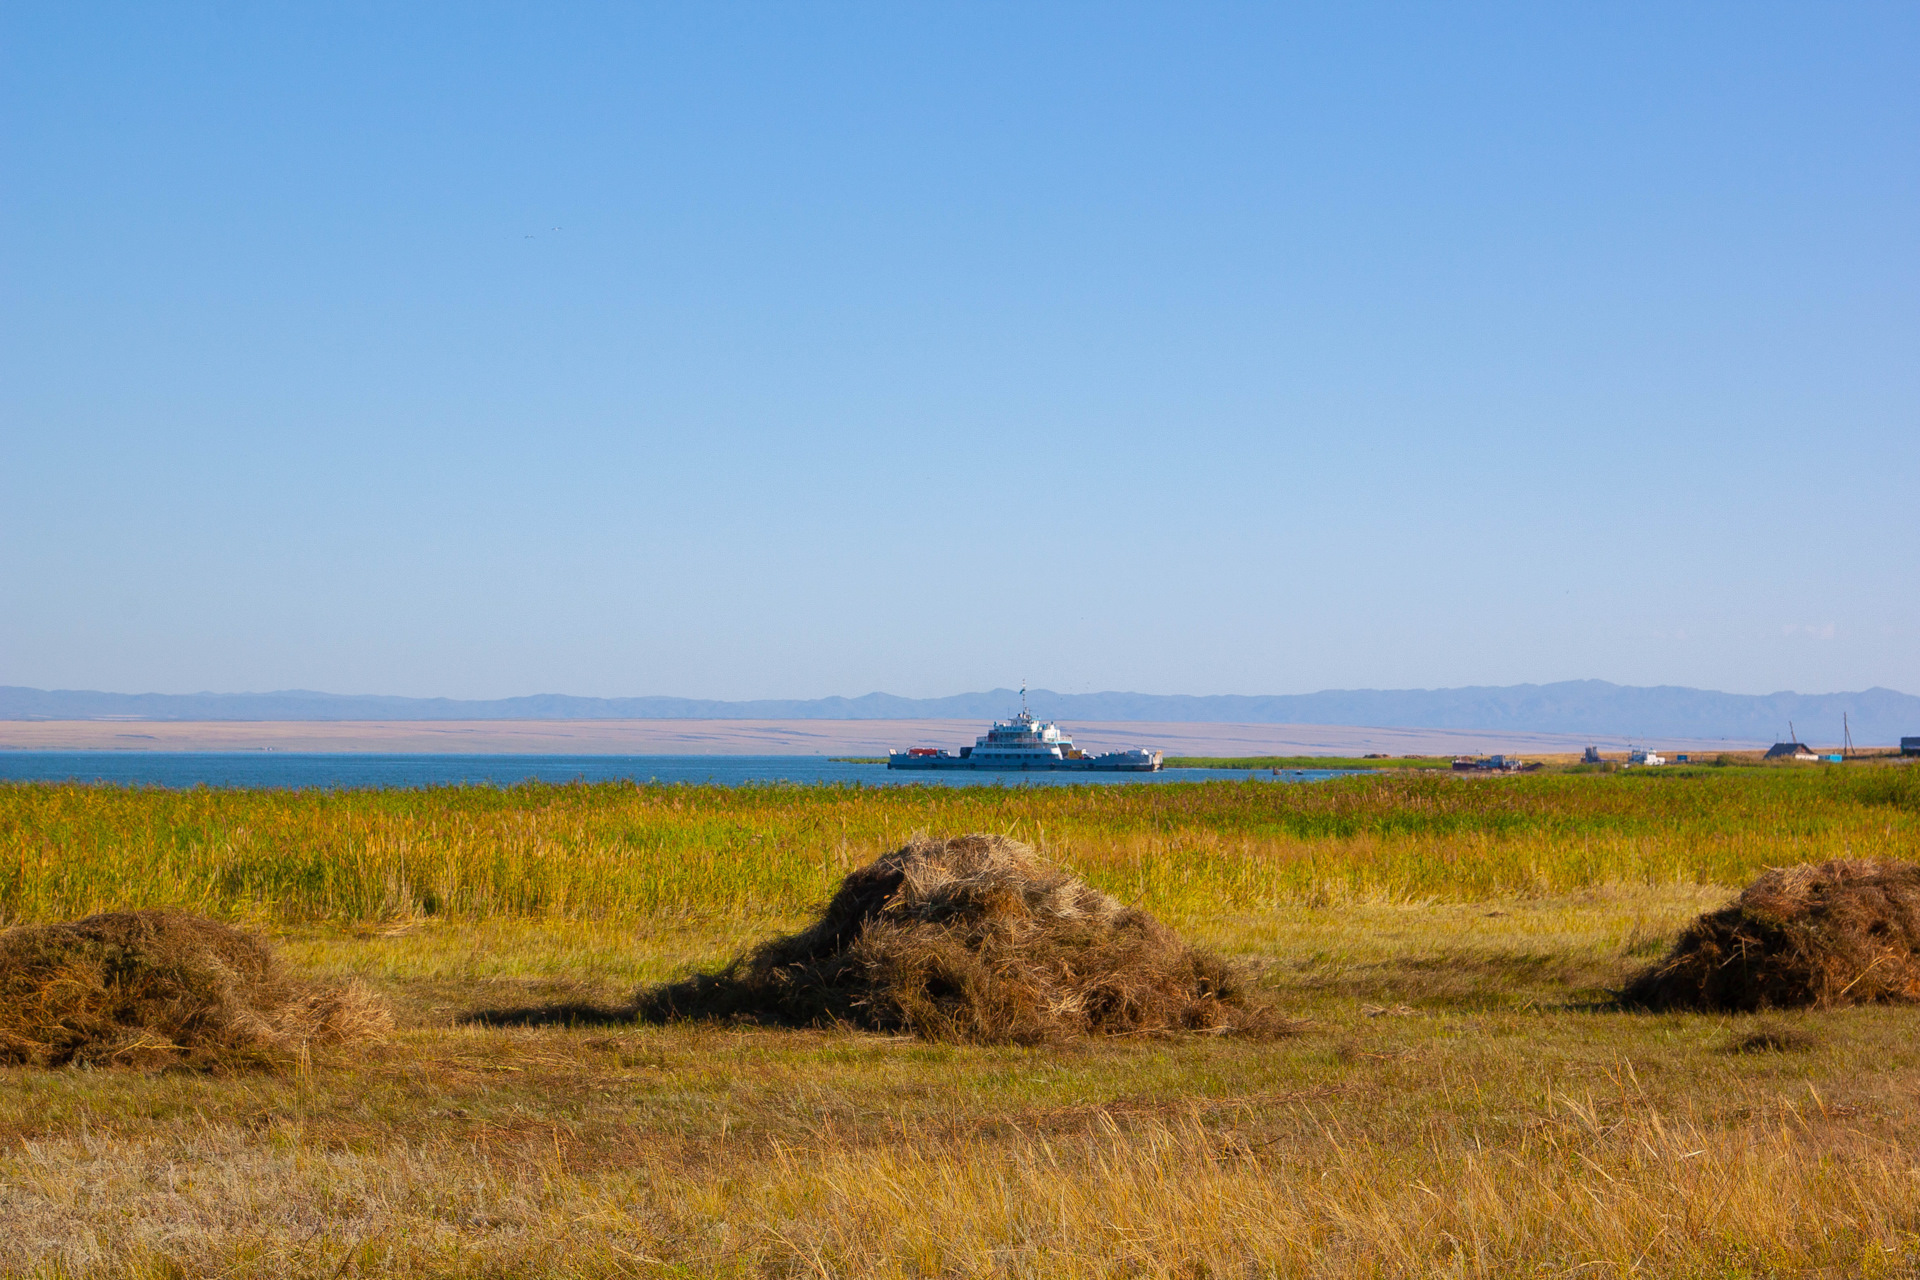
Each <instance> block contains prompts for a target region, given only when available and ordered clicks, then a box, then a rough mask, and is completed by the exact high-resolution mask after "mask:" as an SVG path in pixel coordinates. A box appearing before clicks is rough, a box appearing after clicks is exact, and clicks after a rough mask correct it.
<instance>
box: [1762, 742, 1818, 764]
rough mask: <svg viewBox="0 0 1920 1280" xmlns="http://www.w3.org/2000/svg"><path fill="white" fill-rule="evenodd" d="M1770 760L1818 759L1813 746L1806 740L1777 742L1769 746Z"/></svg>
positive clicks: (1767, 757) (1768, 757)
mask: <svg viewBox="0 0 1920 1280" xmlns="http://www.w3.org/2000/svg"><path fill="white" fill-rule="evenodd" d="M1765 758H1766V759H1768V760H1818V759H1819V758H1820V757H1819V756H1817V755H1815V754H1813V748H1812V747H1809V746H1808V745H1807V744H1806V743H1804V742H1776V743H1774V744H1773V745H1772V746H1770V747H1768V748H1767V754H1766V757H1765Z"/></svg>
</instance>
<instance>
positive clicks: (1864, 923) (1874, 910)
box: [1621, 862, 1920, 1012]
mask: <svg viewBox="0 0 1920 1280" xmlns="http://www.w3.org/2000/svg"><path fill="white" fill-rule="evenodd" d="M1916 952H1920V867H1916V866H1914V865H1913V864H1910V863H1905V862H1822V863H1816V864H1811V865H1807V866H1799V867H1784V868H1780V869H1777V870H1773V871H1769V872H1767V873H1766V874H1765V875H1763V876H1761V877H1760V878H1759V879H1758V880H1756V881H1754V882H1753V883H1752V884H1751V885H1749V886H1747V888H1746V890H1745V891H1744V892H1742V893H1741V894H1740V896H1739V897H1737V898H1735V899H1734V900H1733V901H1732V902H1730V903H1728V904H1727V905H1726V906H1724V907H1722V908H1720V910H1718V911H1714V912H1709V913H1708V914H1706V915H1703V916H1701V917H1700V918H1699V919H1697V920H1695V921H1694V922H1693V923H1692V924H1690V925H1688V926H1687V928H1686V931H1685V932H1683V933H1682V934H1681V935H1680V938H1679V941H1677V942H1676V943H1675V944H1674V947H1673V950H1672V952H1670V953H1669V954H1668V955H1667V957H1666V959H1664V960H1662V961H1661V962H1660V963H1659V964H1656V965H1654V966H1653V967H1652V968H1651V969H1648V970H1647V971H1646V972H1645V973H1643V974H1641V975H1640V976H1639V977H1637V978H1636V979H1634V981H1633V982H1632V983H1631V984H1630V985H1629V986H1628V987H1627V989H1626V990H1625V991H1623V992H1622V993H1621V998H1622V1001H1623V1003H1626V1004H1631V1005H1639V1006H1643V1007H1646V1008H1652V1009H1715V1010H1726V1011H1730V1012H1743V1011H1748V1010H1753V1009H1765V1008H1792V1007H1800V1006H1808V1005H1814V1006H1831V1005H1842V1004H1870V1003H1873V1002H1875V1001H1901V1002H1904V1001H1911V1000H1916V999H1920V955H1917V954H1916Z"/></svg>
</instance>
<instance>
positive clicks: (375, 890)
mask: <svg viewBox="0 0 1920 1280" xmlns="http://www.w3.org/2000/svg"><path fill="white" fill-rule="evenodd" d="M919 831H927V832H933V833H938V834H949V833H955V832H962V831H993V832H1000V833H1004V834H1010V835H1013V836H1016V837H1018V838H1020V839H1023V840H1026V841H1029V842H1031V843H1033V844H1035V845H1037V846H1039V847H1040V848H1041V849H1042V850H1043V851H1044V852H1045V853H1046V854H1047V855H1048V856H1050V857H1052V858H1055V859H1057V860H1059V861H1062V862H1064V863H1066V864H1068V865H1070V866H1071V867H1072V868H1073V869H1074V870H1075V871H1077V872H1078V873H1080V874H1081V875H1083V876H1085V877H1086V878H1087V879H1088V880H1090V881H1091V882H1093V883H1094V884H1096V885H1098V886H1099V887H1101V888H1103V889H1106V890H1108V891H1109V892H1112V893H1116V894H1119V895H1121V896H1123V897H1125V898H1128V899H1130V900H1133V901H1137V902H1140V903H1141V904H1142V905H1145V906H1147V907H1148V908H1150V909H1152V910H1154V911H1157V912H1160V913H1162V914H1165V915H1168V916H1172V917H1179V916H1183V915H1191V914H1206V913H1210V912H1217V911H1220V910H1224V909H1233V910H1244V909H1248V908H1253V907H1258V906H1261V905H1265V904H1270V903H1275V902H1297V901H1326V900H1340V899H1343V898H1349V897H1354V896H1361V897H1386V898H1412V897H1420V898H1437V899H1472V898H1478V897H1485V896H1489V895H1500V894H1516V893H1518V894H1526V893H1547V892H1565V891H1568V890H1573V889H1578V888H1580V887H1583V886H1589V885H1598V884H1620V883H1723V884H1735V883H1739V882H1742V881H1744V880H1746V879H1748V878H1750V877H1751V876H1752V875H1754V874H1755V873H1757V872H1758V871H1759V870H1761V869H1762V868H1764V867H1767V866H1771V865H1778V864H1781V863H1789V862H1801V861H1807V860H1809V859H1816V858H1828V857H1869V856H1872V857H1881V856H1891V857H1909V858H1911V857H1920V771H1917V770H1914V769H1911V768H1898V767H1833V768H1827V767H1808V768H1803V769H1793V770H1789V769H1752V770H1699V771H1685V770H1674V771H1669V772H1653V771H1647V772H1638V773H1619V774H1611V775H1591V776H1582V775H1559V776H1554V775H1532V776H1524V777H1514V778H1473V779H1466V778H1455V777H1450V776H1421V775H1409V774H1395V775H1390V776H1370V777H1356V778H1348V779H1340V780H1337V781H1332V782H1325V783H1315V784H1308V785H1281V784H1276V783H1272V782H1209V783H1193V784H1174V785H1155V786H1134V787H1114V786H1079V787H1034V788H1026V787H983V788H965V789H957V788H945V787H909V788H871V787H793V786H754V787H743V788H721V787H700V786H642V785H633V784H627V783H596V784H567V785H547V784H529V785H526V786H520V787H513V788H508V789H495V788H488V787H436V788H427V789H420V790H391V791H380V790H362V791H338V792H322V791H243V790H209V789H204V788H202V789H195V790H189V791H168V790H163V789H157V788H145V789H136V788H116V787H103V786H76V785H48V784H31V783H15V784H0V919H4V920H6V921H26V920H48V919H59V918H67V917H72V916H76V915H82V914H85V913H88V912H92V911H98V910H104V909H110V908H119V907H130V906H178V907H186V908H190V909H193V910H198V911H205V912H208V913H211V914H214V915H219V916H224V917H229V918H253V919H260V920H276V921H283V922H296V921H309V920H334V921H366V920H383V919H396V918H410V917H415V916H422V915H436V914H439V915H450V916H459V917H465V918H481V917H488V916H499V915H509V916H549V917H562V918H600V917H610V916H628V915H653V914H661V913H666V914H701V913H706V912H727V913H732V914H739V913H750V914H761V915H784V914H791V913H794V912H798V911H801V910H804V909H805V908H806V907H807V906H809V905H810V904H812V903H815V902H817V901H819V900H820V899H821V898H822V897H824V896H825V895H826V894H827V893H828V892H829V890H830V889H831V887H832V885H833V884H834V883H835V882H836V881H837V880H838V878H839V877H840V876H841V875H843V874H844V873H845V872H846V871H847V870H848V869H849V868H850V867H852V866H854V865H857V864H859V863H861V862H864V861H866V860H867V859H868V858H870V857H871V856H873V854H875V853H876V852H878V851H880V850H883V849H887V848H892V847H894V846H896V845H898V844H900V843H901V842H903V841H904V840H905V839H906V838H907V837H908V836H910V835H912V834H914V833H915V832H919Z"/></svg>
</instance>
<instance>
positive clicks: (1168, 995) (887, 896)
mask: <svg viewBox="0 0 1920 1280" xmlns="http://www.w3.org/2000/svg"><path fill="white" fill-rule="evenodd" d="M639 1016H640V1017H642V1018H645V1019H648V1020H652V1021H670V1020H675V1019H681V1018H724V1019H735V1020H740V1021H748V1022H761V1023H772V1024H777V1025H786V1026H833V1025H845V1026H855V1027H862V1028H866V1029H870V1030H875V1031H905V1032H911V1033H913V1034H915V1035H920V1036H925V1037H928V1038H930V1039H938V1040H963V1041H974V1042H985V1043H1008V1042H1011V1043H1037V1042H1041V1041H1048V1040H1057V1039H1061V1038H1064V1037H1068V1036H1081V1035H1129V1034H1154V1033H1166V1032H1176V1031H1208V1032H1237V1033H1250V1034H1264V1035H1272V1034H1276V1033H1278V1032H1280V1031H1282V1030H1284V1029H1285V1027H1286V1022H1285V1020H1284V1019H1282V1018H1281V1017H1280V1016H1279V1014H1278V1013H1277V1012H1276V1011H1275V1010H1274V1009H1273V1008H1272V1006H1270V1005H1269V1004H1267V1003H1266V1002H1265V1001H1263V1000H1260V999H1258V998H1257V997H1256V996H1255V995H1254V994H1253V992H1252V990H1251V988H1250V984H1249V983H1248V982H1247V980H1246V979H1245V978H1244V977H1243V976H1242V975H1240V974H1239V973H1238V972H1236V971H1235V970H1234V969H1233V968H1232V967H1231V966H1229V965H1228V964H1226V963H1225V962H1224V961H1222V960H1220V959H1218V958H1216V957H1214V956H1210V955H1207V954H1206V953H1204V952H1200V951H1195V950H1194V949H1193V948H1191V947H1189V946H1187V945H1186V944H1185V943H1184V942H1182V941H1181V940H1180V939H1179V938H1178V937H1177V936H1175V935H1174V934H1173V932H1172V931H1171V930H1169V929H1167V928H1166V927H1165V926H1164V925H1162V924H1160V923H1159V922H1158V921H1156V920H1155V919H1153V917H1151V916H1149V915H1147V914H1145V913H1144V912H1141V911H1136V910H1134V909H1132V908H1130V907H1127V906H1124V905H1122V904H1121V903H1119V902H1117V901H1115V900H1114V899H1113V898H1110V897H1108V896H1107V895H1106V894H1104V893H1101V892H1100V891H1099V890H1097V889H1093V888H1090V887H1089V886H1087V885H1086V884H1083V883H1082V882H1081V881H1079V880H1076V879H1074V878H1073V877H1072V876H1070V875H1068V874H1067V873H1065V872H1064V871H1061V870H1059V869H1057V868H1054V867H1049V866H1047V865H1046V864H1044V863H1042V862H1040V861H1039V860H1037V859H1036V858H1035V857H1034V854H1033V851H1032V850H1031V849H1029V848H1027V847H1026V846H1025V845H1023V844H1019V843H1017V842H1015V841H1012V840H1006V839H1002V838H1001V837H999V836H988V835H971V836H961V837H958V838H956V839H952V840H926V839H920V840H915V841H914V842H913V843H911V844H909V845H907V846H906V847H905V848H903V849H900V850H897V851H895V852H893V853H889V854H886V855H885V856H883V857H881V858H879V859H877V860H875V861H874V862H872V863H870V864H868V865H867V866H864V867H862V868H860V869H859V870H858V871H855V872H853V873H852V874H851V875H849V876H848V877H847V878H846V879H845V880H844V881H842V882H841V885H840V889H839V891H838V892H837V893H835V894H834V896H833V900H832V901H830V902H829V903H828V904H827V906H826V909H825V910H824V911H822V912H821V915H820V918H819V919H818V920H817V921H815V922H814V923H813V924H812V925H811V926H810V927H808V928H806V929H803V930H802V931H800V932H799V933H795V934H791V935H789V936H787V937H781V938H775V939H773V940H771V941H769V942H766V943H764V944H762V945H761V946H760V947H759V948H757V949H756V950H754V951H753V952H752V953H750V954H749V955H746V956H743V957H741V958H739V959H737V960H735V961H734V962H733V963H732V964H730V965H728V966H727V967H726V968H725V969H722V970H721V971H719V972H718V973H713V974H702V975H699V976H697V977H694V978H691V979H688V980H687V981H684V982H677V983H673V984H671V985H668V986H663V987H656V988H653V989H651V990H649V991H646V992H643V993H642V995H641V997H640V1003H639Z"/></svg>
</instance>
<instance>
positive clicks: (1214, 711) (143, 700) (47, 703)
mask: <svg viewBox="0 0 1920 1280" xmlns="http://www.w3.org/2000/svg"><path fill="white" fill-rule="evenodd" d="M1028 701H1029V702H1030V704H1031V705H1032V707H1033V709H1034V711H1035V712H1036V713H1037V714H1039V715H1043V716H1046V717H1049V718H1053V719H1059V720H1064V721H1068V722H1079V723H1089V722H1098V721H1107V720H1156V721H1176V722H1178V721H1185V722H1194V723H1211V724H1324V725H1357V726H1372V727H1380V728H1402V729H1471V730H1498V729H1511V730H1520V731H1525V732H1531V733H1568V734H1594V735H1609V736H1626V737H1634V738H1642V739H1655V738H1660V737H1674V738H1727V739H1731V740H1735V741H1754V742H1772V741H1775V740H1779V739H1784V738H1785V737H1786V736H1787V725H1788V722H1790V721H1791V722H1792V723H1793V725H1794V726H1795V728H1796V729H1797V730H1798V732H1799V735H1800V738H1801V740H1802V741H1805V742H1810V743H1835V742H1838V741H1840V731H1841V722H1840V717H1841V715H1842V713H1843V712H1844V713H1845V714H1846V715H1847V717H1848V718H1849V720H1850V722H1851V724H1852V727H1853V738H1854V741H1855V742H1856V743H1859V744H1860V745H1863V746H1865V745H1891V744H1893V743H1896V742H1898V741H1899V740H1900V738H1901V737H1902V736H1903V735H1915V734H1920V698H1917V697H1914V696H1913V695H1911V694H1905V693H1898V692H1895V691H1894V690H1892V689H1880V688H1874V689H1867V690H1864V691H1862V692H1860V693H1819V694H1804V693H1769V694H1740V693H1715V692H1713V691H1711V690H1706V689H1684V688H1679V687H1676V686H1673V685H1661V686H1659V687H1657V688H1635V687H1632V686H1628V685H1617V684H1609V683H1607V682H1606V681H1604V680H1568V681H1562V682H1560V683H1558V684H1519V685H1507V686H1504V687H1475V688H1466V689H1330V690H1327V691H1325V692H1322V693H1301V694H1279V695H1271V696H1246V695H1237V694H1224V695H1217V696H1210V697H1193V696H1187V695H1183V694H1155V693H1055V692H1053V691H1052V690H1049V689H1035V690H1032V691H1030V692H1029V694H1028ZM1019 706H1020V695H1019V694H1018V693H1017V692H1015V691H1013V690H1010V689H993V690H989V691H988V692H985V693H962V694H956V695H954V696H953V697H949V698H899V697H895V696H893V695H892V694H887V693H869V694H867V695H866V696H864V697H860V698H811V699H805V700H771V699H770V700H760V701H753V702H715V701H709V700H705V699H699V698H576V697H570V696H568V695H565V694H536V695H534V696H532V697H526V698H500V699H495V700H492V701H462V700H459V699H454V698H394V697H384V696H378V695H356V694H334V693H313V692H310V691H308V690H304V689H293V690H288V691H285V692H281V693H188V694H173V693H96V692H91V691H84V690H72V689H55V690H46V689H23V688H18V687H13V686H5V685H0V720H103V719H132V720H682V719H689V720H920V719H957V720H987V719H991V718H993V717H996V716H1005V715H1007V714H1008V713H1009V712H1012V711H1016V710H1018V709H1019Z"/></svg>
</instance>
